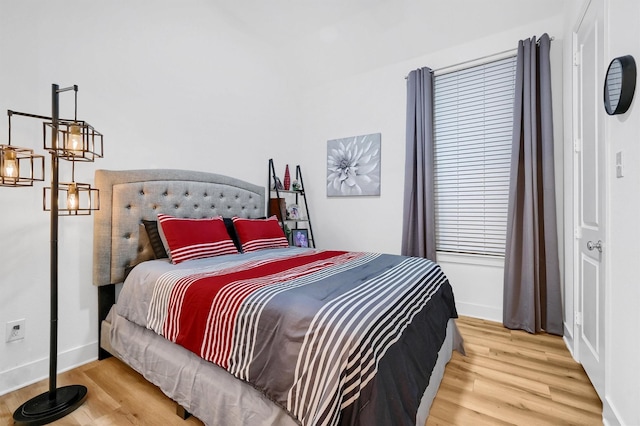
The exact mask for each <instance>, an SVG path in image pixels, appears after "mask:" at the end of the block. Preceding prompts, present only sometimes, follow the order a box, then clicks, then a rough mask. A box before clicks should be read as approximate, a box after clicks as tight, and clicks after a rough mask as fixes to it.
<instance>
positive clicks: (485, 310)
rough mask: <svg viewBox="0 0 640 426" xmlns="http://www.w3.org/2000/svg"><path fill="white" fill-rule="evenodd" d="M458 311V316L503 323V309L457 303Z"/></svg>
mask: <svg viewBox="0 0 640 426" xmlns="http://www.w3.org/2000/svg"><path fill="white" fill-rule="evenodd" d="M456 309H457V310H458V315H464V316H467V317H474V318H481V319H486V320H489V321H495V322H500V323H501V322H502V309H501V308H496V307H494V306H485V305H477V304H474V303H465V302H460V301H456Z"/></svg>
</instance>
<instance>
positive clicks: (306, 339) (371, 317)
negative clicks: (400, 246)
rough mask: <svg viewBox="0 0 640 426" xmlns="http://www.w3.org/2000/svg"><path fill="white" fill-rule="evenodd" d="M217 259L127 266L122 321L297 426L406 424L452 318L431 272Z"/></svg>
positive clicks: (385, 261) (291, 256)
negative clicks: (235, 383)
mask: <svg viewBox="0 0 640 426" xmlns="http://www.w3.org/2000/svg"><path fill="white" fill-rule="evenodd" d="M223 258H225V259H224V260H223V259H220V258H213V259H215V261H213V262H212V263H207V262H205V261H206V259H203V260H202V261H193V262H186V263H187V264H191V265H188V266H184V265H183V266H182V267H180V268H170V267H168V268H164V267H163V268H164V269H162V272H159V273H155V274H154V273H149V272H139V271H137V270H138V269H139V268H144V266H142V265H140V266H138V267H136V269H134V273H136V272H137V276H138V277H141V276H144V277H145V278H147V279H145V280H142V279H140V278H138V279H137V280H138V281H140V282H145V283H146V284H139V290H135V291H134V290H128V289H127V285H128V283H125V287H124V289H123V291H122V294H121V296H120V297H121V298H122V297H137V298H139V299H141V303H140V304H138V305H137V306H134V305H133V304H126V303H125V304H124V306H128V308H123V309H122V311H123V312H120V314H121V315H123V316H125V317H129V318H130V320H133V321H135V322H139V323H144V324H141V325H144V326H146V327H148V328H150V329H153V330H154V331H155V332H156V333H158V334H160V335H162V336H164V337H165V338H167V339H169V340H171V341H173V342H175V343H177V344H179V345H182V346H183V347H185V348H187V349H189V350H190V351H192V352H194V353H196V354H197V355H199V356H201V357H203V358H204V359H207V360H209V361H211V362H214V363H216V364H218V365H220V366H221V367H223V368H225V369H227V370H228V371H229V372H230V373H231V374H233V375H234V376H236V377H237V378H239V379H241V380H244V381H247V382H249V383H251V384H252V385H253V386H254V387H256V388H257V389H259V390H261V391H262V392H263V393H264V394H265V395H267V396H268V397H269V398H270V399H271V400H273V401H274V402H275V403H277V404H278V405H280V406H281V407H283V408H284V409H285V410H287V411H288V412H289V413H290V415H291V416H292V417H293V418H294V419H297V420H298V421H299V422H300V423H301V424H303V425H336V424H362V425H365V424H366V425H374V424H413V423H414V422H415V414H416V410H417V406H418V404H419V401H420V397H421V396H422V393H423V392H424V390H425V388H426V386H427V385H428V382H429V376H430V372H431V368H432V367H433V365H434V364H435V360H436V357H437V352H438V350H439V348H440V346H441V344H442V341H443V340H444V336H445V329H446V323H447V320H448V319H449V318H451V317H455V316H456V311H455V306H454V301H453V294H452V292H451V288H450V286H449V283H448V281H447V279H446V277H445V276H444V275H443V273H442V271H441V270H440V267H439V266H438V265H437V264H435V263H433V262H431V261H428V260H426V259H419V258H410V257H402V256H392V255H384V254H373V253H354V252H343V251H328V250H302V249H284V250H264V251H262V252H260V253H259V254H257V255H254V256H247V255H232V256H223ZM156 262H157V261H156ZM143 265H144V264H143ZM132 275H134V274H133V273H132ZM148 278H151V280H150V281H151V282H148V281H149V280H148ZM128 281H129V280H128ZM133 281H136V278H133ZM128 293H130V294H131V296H127V294H128ZM135 293H137V294H138V296H134V294H135ZM119 303H120V301H119ZM145 311H146V312H145Z"/></svg>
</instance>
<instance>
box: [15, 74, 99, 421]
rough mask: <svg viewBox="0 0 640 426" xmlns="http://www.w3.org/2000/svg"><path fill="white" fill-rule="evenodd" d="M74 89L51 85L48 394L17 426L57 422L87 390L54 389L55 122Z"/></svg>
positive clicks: (27, 407)
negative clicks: (61, 99)
mask: <svg viewBox="0 0 640 426" xmlns="http://www.w3.org/2000/svg"><path fill="white" fill-rule="evenodd" d="M68 90H76V91H77V86H72V87H67V88H65V89H59V86H58V85H57V84H53V85H52V86H51V117H52V118H51V120H52V129H53V130H52V132H53V135H52V149H51V150H50V151H49V153H50V154H51V249H50V250H51V253H50V256H51V257H50V268H51V295H50V296H51V311H50V316H51V318H50V330H49V332H50V333H49V334H50V341H49V391H48V392H45V393H43V394H40V395H38V396H36V397H34V398H32V399H30V400H29V401H27V402H25V403H24V404H22V405H21V406H20V407H18V409H17V410H16V411H15V412H14V413H13V420H14V422H15V424H17V425H44V424H47V423H51V422H53V421H55V420H58V419H60V418H62V417H64V416H66V415H67V414H69V413H71V412H72V411H74V410H75V409H76V408H78V407H79V406H81V405H82V403H83V402H84V400H85V399H86V397H87V388H86V387H85V386H82V385H70V386H63V387H61V388H58V387H57V383H56V381H57V375H58V371H57V369H58V212H59V210H58V191H59V172H58V163H59V158H58V149H59V147H58V121H59V118H60V115H59V114H60V111H59V96H60V93H62V92H66V91H68Z"/></svg>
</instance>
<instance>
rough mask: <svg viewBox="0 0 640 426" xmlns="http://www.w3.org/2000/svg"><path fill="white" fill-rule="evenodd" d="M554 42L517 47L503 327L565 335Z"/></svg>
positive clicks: (531, 41) (546, 38)
mask: <svg viewBox="0 0 640 426" xmlns="http://www.w3.org/2000/svg"><path fill="white" fill-rule="evenodd" d="M550 44H551V40H550V39H549V36H548V35H547V34H544V35H542V37H540V40H539V42H536V38H535V37H533V38H531V39H528V40H525V41H520V42H519V44H518V58H517V69H516V95H515V102H514V126H513V147H512V157H511V182H510V188H509V210H508V219H507V240H506V251H505V269H504V301H503V304H504V306H503V323H504V325H505V327H507V328H511V329H522V330H526V331H528V332H530V333H536V332H539V331H542V330H545V331H546V332H548V333H552V334H558V335H562V334H563V325H562V299H561V287H560V286H561V283H560V267H559V258H558V239H557V225H556V200H555V177H554V160H553V123H552V110H551V67H550V64H549V49H550Z"/></svg>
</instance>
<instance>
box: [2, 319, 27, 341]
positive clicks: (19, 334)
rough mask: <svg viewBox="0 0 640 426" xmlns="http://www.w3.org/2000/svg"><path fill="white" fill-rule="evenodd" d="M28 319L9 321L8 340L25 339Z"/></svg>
mask: <svg viewBox="0 0 640 426" xmlns="http://www.w3.org/2000/svg"><path fill="white" fill-rule="evenodd" d="M26 322H27V321H26V320H24V319H21V320H16V321H9V322H8V323H7V333H6V336H7V337H6V341H7V342H13V341H14V340H22V339H24V334H25V328H26Z"/></svg>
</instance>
